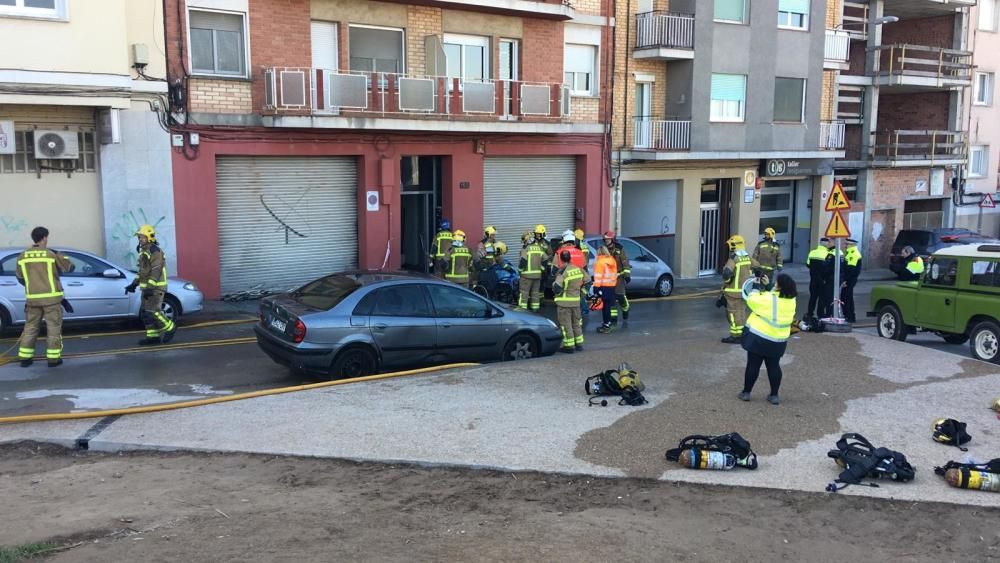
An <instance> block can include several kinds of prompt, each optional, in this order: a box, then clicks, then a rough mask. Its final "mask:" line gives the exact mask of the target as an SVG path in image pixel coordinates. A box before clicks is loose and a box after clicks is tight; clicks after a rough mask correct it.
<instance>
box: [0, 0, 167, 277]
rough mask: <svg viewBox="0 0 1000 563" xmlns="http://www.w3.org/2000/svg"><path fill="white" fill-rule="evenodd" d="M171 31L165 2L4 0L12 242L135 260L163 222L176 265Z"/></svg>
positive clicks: (5, 175) (5, 183)
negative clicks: (169, 112)
mask: <svg viewBox="0 0 1000 563" xmlns="http://www.w3.org/2000/svg"><path fill="white" fill-rule="evenodd" d="M163 31H164V29H163V6H162V3H161V2H160V0H127V1H126V0H104V1H102V2H101V3H100V7H99V8H98V7H96V6H95V3H94V2H91V1H89V0H4V1H0V37H3V38H4V48H3V50H2V55H0V201H2V202H3V204H2V205H0V246H24V245H27V244H30V240H31V239H30V233H31V230H32V229H33V228H34V227H36V226H38V225H45V226H47V227H49V229H50V230H51V231H52V244H53V245H55V246H57V247H60V248H67V247H72V248H79V249H82V250H88V251H92V252H95V253H97V254H99V255H105V256H107V257H108V258H111V259H113V260H118V261H121V262H122V263H124V264H128V263H132V262H134V261H135V259H136V255H135V238H134V237H133V233H134V232H135V230H136V228H137V227H138V226H139V225H141V224H143V223H151V224H154V225H156V227H157V229H158V230H159V233H160V241H161V243H162V244H163V246H164V247H165V248H167V249H168V256H171V263H170V265H169V266H170V267H171V268H173V266H174V264H173V261H172V254H173V252H172V251H173V249H174V211H173V195H172V186H173V181H172V178H171V164H170V152H169V135H168V133H167V131H166V129H165V128H164V126H163V125H162V124H163V123H164V120H165V118H166V114H165V112H164V109H165V106H166V102H165V101H164V97H165V94H166V92H167V87H166V83H165V82H164V81H163V77H164V76H165V73H166V69H165V57H164V55H163V52H164V42H163ZM157 79H159V80H157ZM79 266H80V267H81V271H82V268H84V267H85V266H86V265H79ZM87 283H90V282H87ZM94 283H99V282H94Z"/></svg>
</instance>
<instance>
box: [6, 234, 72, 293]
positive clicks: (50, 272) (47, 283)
mask: <svg viewBox="0 0 1000 563" xmlns="http://www.w3.org/2000/svg"><path fill="white" fill-rule="evenodd" d="M72 270H73V265H72V264H71V263H70V261H69V259H67V258H66V257H65V256H62V255H60V254H57V253H55V252H53V251H51V250H49V249H48V248H42V247H40V246H37V245H36V246H32V247H31V248H29V249H27V250H25V251H24V252H22V253H21V255H20V256H18V258H17V269H16V270H14V276H15V277H16V278H17V280H18V281H19V282H21V284H22V285H24V296H25V298H26V299H27V304H28V305H32V306H39V307H43V306H46V305H55V304H56V303H59V302H61V301H62V299H63V288H62V283H60V281H59V273H60V272H70V271H72Z"/></svg>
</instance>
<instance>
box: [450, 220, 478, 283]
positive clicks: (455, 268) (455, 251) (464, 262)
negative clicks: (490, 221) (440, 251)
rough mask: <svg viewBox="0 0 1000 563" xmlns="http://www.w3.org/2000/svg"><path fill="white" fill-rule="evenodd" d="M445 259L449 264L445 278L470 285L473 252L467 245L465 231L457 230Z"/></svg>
mask: <svg viewBox="0 0 1000 563" xmlns="http://www.w3.org/2000/svg"><path fill="white" fill-rule="evenodd" d="M444 261H445V263H446V264H447V269H446V270H445V274H444V279H446V280H448V281H450V282H452V283H457V284H458V285H462V286H465V287H469V270H470V269H471V268H472V253H471V252H469V249H468V248H466V246H465V231H463V230H461V229H456V230H455V235H454V239H453V240H452V241H451V247H450V248H449V249H448V252H447V253H445V257H444Z"/></svg>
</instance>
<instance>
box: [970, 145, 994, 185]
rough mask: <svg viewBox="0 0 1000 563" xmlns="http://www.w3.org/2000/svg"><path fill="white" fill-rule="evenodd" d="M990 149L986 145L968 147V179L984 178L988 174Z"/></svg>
mask: <svg viewBox="0 0 1000 563" xmlns="http://www.w3.org/2000/svg"><path fill="white" fill-rule="evenodd" d="M989 164H990V148H989V147H988V146H986V145H978V146H972V147H969V177H970V178H984V177H986V174H987V173H988V172H989V170H988V169H989Z"/></svg>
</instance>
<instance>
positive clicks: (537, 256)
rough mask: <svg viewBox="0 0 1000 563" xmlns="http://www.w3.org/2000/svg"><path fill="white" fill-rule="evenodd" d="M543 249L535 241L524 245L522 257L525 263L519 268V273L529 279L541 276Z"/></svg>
mask: <svg viewBox="0 0 1000 563" xmlns="http://www.w3.org/2000/svg"><path fill="white" fill-rule="evenodd" d="M545 255H546V253H545V249H544V248H543V247H542V245H540V244H538V243H537V242H532V243H531V244H529V245H528V246H526V247H524V257H525V262H526V263H527V264H526V265H525V267H524V268H523V269H522V270H521V275H522V276H524V277H527V278H529V279H535V278H540V277H542V264H544V263H545Z"/></svg>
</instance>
